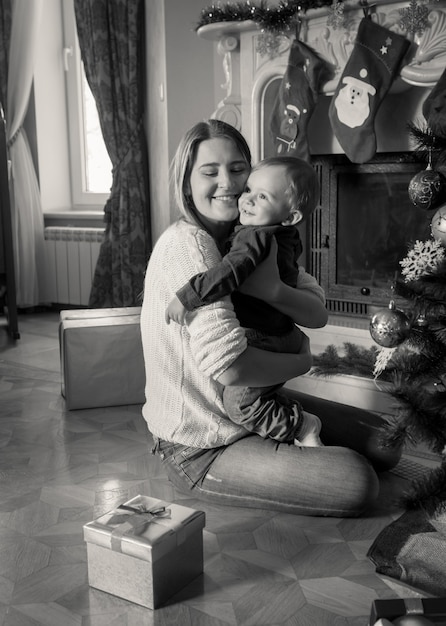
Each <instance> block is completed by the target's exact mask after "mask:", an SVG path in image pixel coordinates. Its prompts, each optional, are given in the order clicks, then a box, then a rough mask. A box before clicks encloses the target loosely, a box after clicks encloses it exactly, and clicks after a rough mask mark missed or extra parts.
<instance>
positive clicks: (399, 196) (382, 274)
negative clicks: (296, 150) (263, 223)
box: [304, 152, 430, 316]
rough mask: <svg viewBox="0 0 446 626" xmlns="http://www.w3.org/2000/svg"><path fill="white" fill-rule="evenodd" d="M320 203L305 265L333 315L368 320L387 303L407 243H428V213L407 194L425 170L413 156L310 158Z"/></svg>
mask: <svg viewBox="0 0 446 626" xmlns="http://www.w3.org/2000/svg"><path fill="white" fill-rule="evenodd" d="M313 164H314V166H315V168H316V170H317V171H318V174H319V177H320V182H321V205H320V207H318V208H317V209H316V211H315V213H314V214H313V216H312V219H311V220H310V221H309V222H308V223H307V224H306V232H305V233H304V235H305V237H304V238H305V241H306V246H305V265H306V267H307V269H308V270H309V271H310V273H311V274H313V275H314V276H315V277H316V278H317V279H318V281H319V282H320V284H321V285H322V287H323V288H324V290H325V293H326V297H327V306H328V309H329V311H330V312H331V313H333V314H342V315H360V316H369V315H370V309H371V307H373V306H382V305H385V304H388V302H389V299H390V298H391V286H392V284H393V282H394V281H395V279H396V278H397V277H398V276H400V275H401V273H400V269H401V267H400V264H399V261H400V260H401V259H402V258H403V257H404V256H405V255H406V253H407V250H408V245H410V244H411V243H414V242H415V241H416V240H417V239H420V240H424V239H426V238H428V237H429V234H430V233H429V220H428V216H427V214H426V211H425V210H423V209H420V208H417V207H415V206H414V205H413V204H412V203H411V201H410V199H409V196H408V185H409V182H410V180H411V178H412V177H413V176H414V174H416V173H417V172H419V171H420V170H421V169H423V168H424V165H421V164H420V163H419V162H417V161H416V159H415V158H414V156H413V154H412V153H410V152H409V153H395V154H394V153H386V154H381V155H377V156H376V157H375V158H374V159H373V160H372V161H370V162H369V163H367V164H362V165H358V164H353V163H350V161H349V160H348V159H347V158H346V157H345V156H343V155H325V156H317V157H313Z"/></svg>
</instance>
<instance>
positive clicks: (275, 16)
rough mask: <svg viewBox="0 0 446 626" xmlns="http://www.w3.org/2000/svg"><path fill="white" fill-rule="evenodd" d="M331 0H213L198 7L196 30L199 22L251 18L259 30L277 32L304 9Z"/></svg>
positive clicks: (208, 22) (289, 24)
mask: <svg viewBox="0 0 446 626" xmlns="http://www.w3.org/2000/svg"><path fill="white" fill-rule="evenodd" d="M332 2H333V0H299V1H298V0H280V2H279V4H278V5H277V6H276V7H269V6H267V4H266V2H265V0H260V2H259V3H258V4H253V3H252V2H251V0H246V1H245V2H217V3H215V4H211V5H209V6H207V7H205V8H204V9H202V10H201V16H200V20H199V22H198V24H197V26H196V30H198V29H199V28H201V26H206V25H208V24H215V23H218V22H244V21H247V20H251V21H253V22H255V23H256V24H258V25H259V27H260V28H261V30H266V31H268V32H270V33H276V34H280V33H283V32H286V31H288V30H290V29H291V28H293V27H294V26H295V25H296V24H297V23H298V21H299V18H298V14H299V13H304V12H305V11H307V10H308V9H317V8H320V7H324V6H330V5H331V4H332Z"/></svg>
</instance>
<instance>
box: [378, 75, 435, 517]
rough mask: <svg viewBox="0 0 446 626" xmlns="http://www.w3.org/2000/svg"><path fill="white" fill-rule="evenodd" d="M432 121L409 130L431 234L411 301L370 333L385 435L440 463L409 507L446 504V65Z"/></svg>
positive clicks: (421, 251) (404, 290) (420, 255)
mask: <svg viewBox="0 0 446 626" xmlns="http://www.w3.org/2000/svg"><path fill="white" fill-rule="evenodd" d="M423 115H424V118H425V125H424V126H420V125H418V126H417V125H414V124H410V125H409V129H410V133H411V135H412V137H413V138H414V140H415V142H416V144H417V146H416V150H417V152H419V154H420V156H423V157H424V158H425V159H426V160H427V167H426V169H425V170H423V171H421V172H420V173H419V174H416V175H415V176H414V178H413V179H412V180H411V181H410V184H409V190H408V191H409V196H410V198H411V200H412V202H413V204H414V205H416V206H417V207H421V208H422V209H423V210H425V211H426V219H427V220H429V221H430V225H431V238H430V239H428V240H426V241H416V242H415V243H412V244H411V247H410V249H409V250H408V253H407V256H406V257H405V258H404V259H402V260H401V261H400V266H401V268H400V269H401V273H400V278H399V279H398V280H397V281H396V282H395V285H394V287H393V290H394V296H395V299H396V298H397V297H398V298H399V299H400V301H401V302H402V303H404V304H400V303H399V304H398V307H396V306H395V303H394V300H392V301H391V303H390V305H389V308H388V309H383V310H381V311H378V312H377V313H376V314H375V315H374V316H373V317H372V319H371V322H370V334H371V336H372V338H373V339H374V340H375V342H376V343H377V344H379V345H380V346H381V349H380V351H379V352H378V356H377V359H376V363H375V375H376V376H377V377H379V376H380V375H382V373H383V372H385V373H386V378H387V379H388V378H390V381H391V383H390V388H389V393H390V394H391V395H392V396H393V397H394V398H395V399H396V401H397V409H396V412H395V415H394V416H393V418H392V419H391V420H390V421H389V424H388V425H387V427H386V430H385V431H384V433H383V440H384V442H385V443H387V444H390V445H397V444H404V443H406V442H410V443H412V444H416V443H418V442H423V443H425V444H427V445H428V447H429V448H430V449H431V450H432V452H434V453H436V454H438V456H439V466H438V468H436V469H434V470H432V471H431V472H430V473H427V474H426V476H425V478H423V479H421V480H419V481H417V482H415V483H413V489H412V492H411V493H410V494H408V495H407V497H406V505H407V507H408V508H420V507H421V508H424V509H426V510H427V511H430V512H433V511H434V510H438V509H439V508H441V509H442V510H444V509H445V508H446V70H445V71H444V73H443V75H442V77H441V78H440V80H439V82H438V84H437V85H436V86H435V88H434V89H433V91H432V92H431V94H430V95H429V96H428V98H427V99H426V100H425V102H424V103H423Z"/></svg>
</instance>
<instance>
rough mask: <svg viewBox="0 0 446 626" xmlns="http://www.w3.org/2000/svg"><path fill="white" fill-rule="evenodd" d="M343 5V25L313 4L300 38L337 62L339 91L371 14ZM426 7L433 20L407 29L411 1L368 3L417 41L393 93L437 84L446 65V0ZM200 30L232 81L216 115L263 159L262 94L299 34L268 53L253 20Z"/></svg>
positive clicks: (376, 16) (329, 86)
mask: <svg viewBox="0 0 446 626" xmlns="http://www.w3.org/2000/svg"><path fill="white" fill-rule="evenodd" d="M343 5H344V10H343V16H342V26H339V25H338V23H336V20H333V19H332V11H333V9H332V7H323V8H318V9H309V10H308V11H306V12H305V13H304V14H303V15H302V16H301V25H300V32H299V38H300V39H301V40H302V41H303V42H305V43H307V44H308V45H309V46H311V47H312V48H313V49H315V50H316V51H317V52H319V54H321V55H322V56H323V57H324V58H325V59H326V60H327V61H328V62H329V63H330V64H331V65H332V67H333V71H334V75H333V78H332V79H331V80H329V81H328V82H327V83H325V85H323V87H322V93H323V94H324V95H332V94H333V93H334V92H335V90H336V87H337V85H338V82H339V79H340V77H341V75H342V72H343V69H344V66H345V64H346V62H347V60H348V59H349V57H350V55H351V53H352V50H353V47H354V42H355V38H356V33H357V29H358V25H359V23H360V21H361V19H362V18H363V17H364V14H365V10H364V8H363V6H362V5H361V4H359V3H358V2H352V1H350V0H346V1H345V2H344V3H343ZM426 6H427V7H428V9H429V11H428V14H427V24H426V27H425V28H423V29H420V31H421V32H419V33H411V32H407V31H404V30H402V19H401V15H402V13H401V11H404V10H407V2H399V1H395V0H375V2H374V3H373V5H372V6H370V7H368V8H367V11H368V12H369V14H370V17H371V19H372V20H374V21H375V22H376V23H377V24H379V25H381V26H383V27H385V28H388V29H389V30H392V31H394V32H396V33H398V34H401V35H403V36H405V37H406V38H407V39H409V40H410V41H411V42H412V45H411V47H410V49H409V52H408V53H407V54H406V56H405V59H404V62H403V66H402V68H401V71H400V75H399V77H398V78H397V80H396V81H395V82H394V84H393V85H392V89H391V92H392V91H393V92H395V91H403V90H404V89H406V88H408V86H410V85H414V86H419V87H428V88H432V87H433V86H434V85H435V84H436V83H437V81H438V80H439V78H440V76H441V74H442V72H443V70H444V68H445V67H446V5H445V2H443V1H442V0H433V1H432V2H431V3H429V4H427V5H426ZM197 34H198V36H199V37H203V38H205V39H209V40H214V41H217V42H218V51H219V52H220V54H221V55H222V57H223V67H224V72H225V77H226V82H225V84H224V85H222V87H223V88H224V89H225V91H226V95H225V96H224V97H223V99H222V100H221V102H220V103H219V104H218V106H217V109H216V111H215V112H214V113H213V117H216V118H219V119H223V120H225V121H227V122H229V123H231V124H232V125H234V126H236V127H237V128H239V129H240V130H243V133H244V135H245V137H246V138H247V139H248V141H250V145H251V147H252V149H253V155H254V157H255V158H260V156H261V146H260V142H261V139H262V138H261V137H260V135H261V133H259V128H260V125H259V119H260V118H261V117H262V110H261V100H262V93H263V91H264V90H265V88H266V86H267V85H268V84H269V83H270V82H271V81H272V80H274V79H277V78H278V77H281V76H282V75H283V73H284V71H285V67H286V63H287V58H288V53H289V48H290V45H291V43H292V40H293V38H294V33H292V31H289V34H287V35H280V36H279V37H278V42H277V45H276V47H275V48H274V51H273V52H274V54H267V53H265V46H264V45H263V46H262V45H261V44H262V42H261V38H262V37H264V34H263V33H262V31H261V29H260V28H259V26H258V25H257V23H255V22H253V21H249V20H248V21H240V22H218V23H211V24H206V25H204V26H201V27H200V28H199V29H198V30H197Z"/></svg>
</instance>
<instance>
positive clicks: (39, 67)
mask: <svg viewBox="0 0 446 626" xmlns="http://www.w3.org/2000/svg"><path fill="white" fill-rule="evenodd" d="M40 30H41V34H40V36H39V38H38V46H37V51H36V56H35V66H34V97H35V119H36V131H35V132H36V142H37V158H38V163H37V169H38V172H39V182H40V192H41V197H42V207H43V210H44V211H53V210H68V209H69V208H70V205H71V193H70V177H69V160H68V159H69V155H68V135H67V114H66V104H65V79H64V70H63V63H62V59H63V57H62V50H63V33H62V6H61V0H45V2H43V7H42V17H41V24H40Z"/></svg>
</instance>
